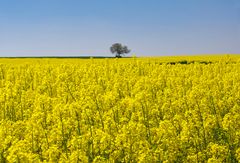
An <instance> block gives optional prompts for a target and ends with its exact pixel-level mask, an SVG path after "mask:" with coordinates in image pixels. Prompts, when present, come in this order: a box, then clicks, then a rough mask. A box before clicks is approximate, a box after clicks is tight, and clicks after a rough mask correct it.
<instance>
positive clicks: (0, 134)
mask: <svg viewBox="0 0 240 163" xmlns="http://www.w3.org/2000/svg"><path fill="white" fill-rule="evenodd" d="M239 110H240V55H219V56H192V57H189V56H186V57H183V56H181V57H180V56H179V57H154V58H121V59H116V58H104V59H96V58H90V59H83V58H1V59H0V162H164V161H165V162H207V161H209V162H238V161H240V111H239Z"/></svg>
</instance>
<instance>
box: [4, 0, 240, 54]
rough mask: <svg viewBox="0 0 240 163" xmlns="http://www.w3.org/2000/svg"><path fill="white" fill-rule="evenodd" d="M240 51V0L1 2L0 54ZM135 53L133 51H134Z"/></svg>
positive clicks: (213, 52) (24, 0) (50, 0)
mask: <svg viewBox="0 0 240 163" xmlns="http://www.w3.org/2000/svg"><path fill="white" fill-rule="evenodd" d="M116 42H120V43H122V44H124V45H127V46H129V48H130V49H132V53H134V54H136V55H137V56H156V55H159V56H163V55H187V54H189V55H194V54H206V53H207V54H216V53H238V54H239V53H240V0H0V56H58V55H59V56H63V55H65V56H77V55H97V56H99V55H104V56H110V55H111V53H110V51H109V48H110V46H111V45H112V44H113V43H116ZM130 55H131V54H130Z"/></svg>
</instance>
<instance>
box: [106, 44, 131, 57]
mask: <svg viewBox="0 0 240 163" xmlns="http://www.w3.org/2000/svg"><path fill="white" fill-rule="evenodd" d="M110 50H111V52H112V53H113V54H114V53H116V55H115V56H116V57H117V58H121V57H122V55H123V54H127V53H130V51H131V50H129V49H128V47H127V46H123V45H122V44H120V43H116V44H113V45H112V46H111V48H110Z"/></svg>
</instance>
